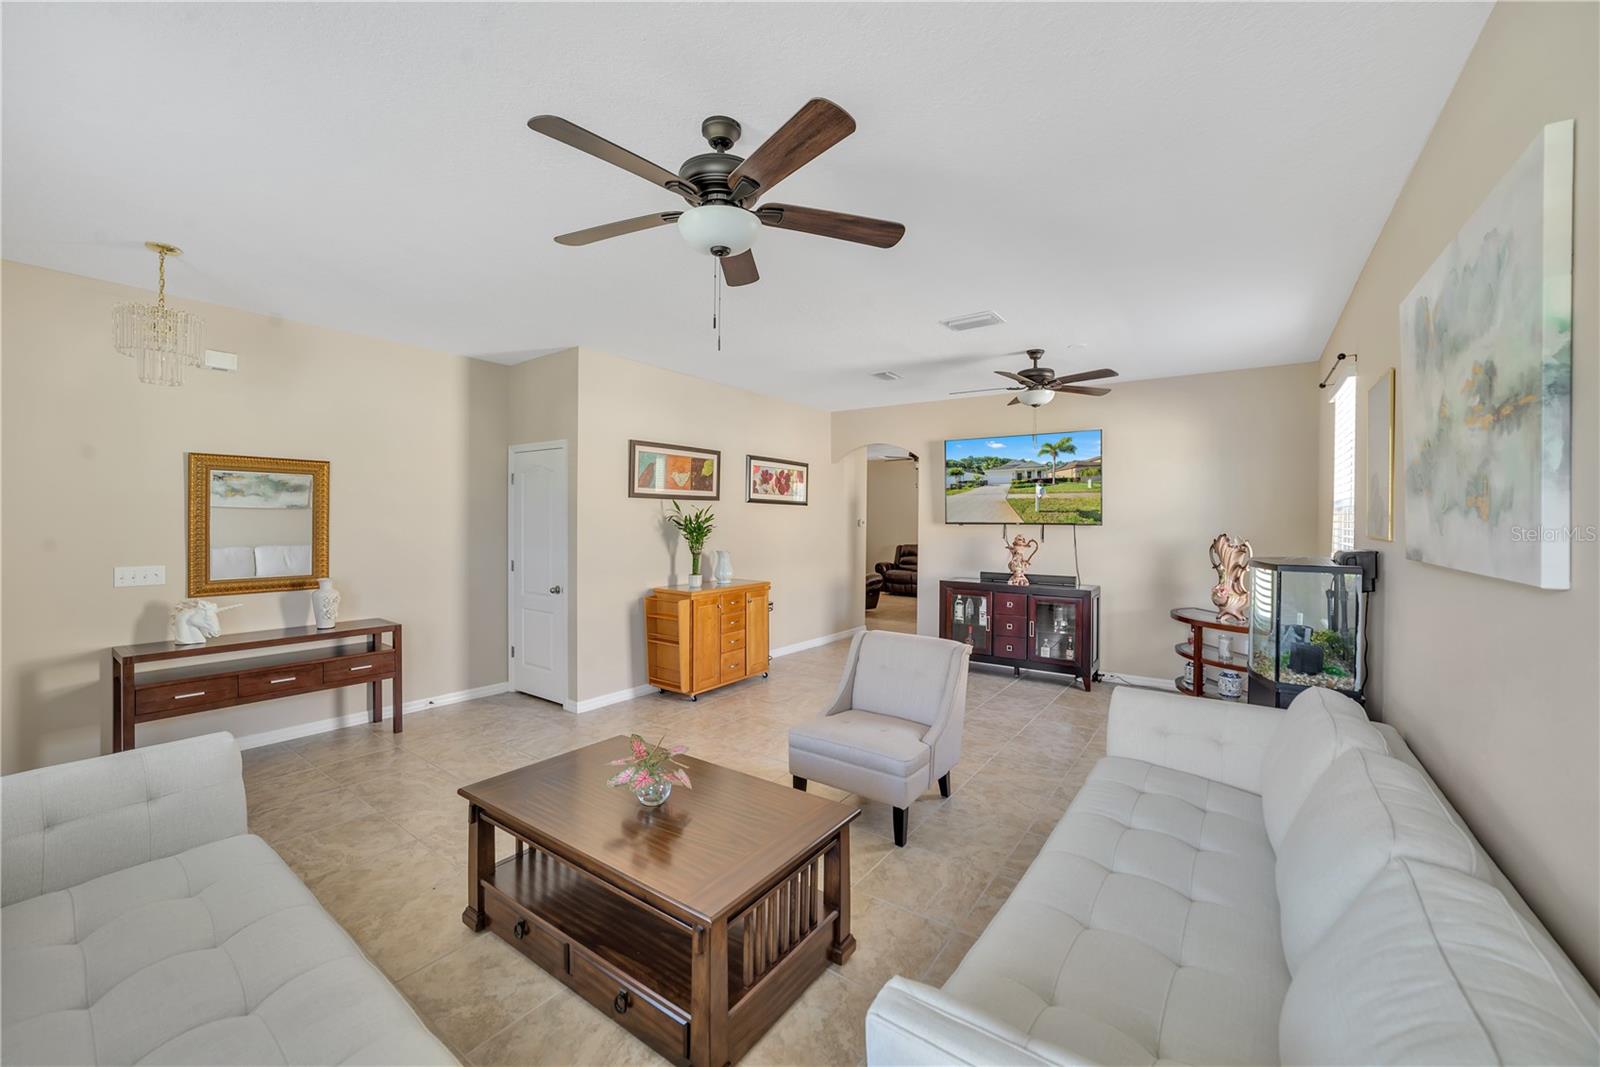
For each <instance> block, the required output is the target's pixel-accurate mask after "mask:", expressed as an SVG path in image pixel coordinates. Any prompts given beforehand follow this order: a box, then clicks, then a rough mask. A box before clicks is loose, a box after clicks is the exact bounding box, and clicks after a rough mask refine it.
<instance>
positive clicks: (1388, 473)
mask: <svg viewBox="0 0 1600 1067" xmlns="http://www.w3.org/2000/svg"><path fill="white" fill-rule="evenodd" d="M1367 536H1368V537H1369V538H1371V539H1372V540H1374V541H1393V540H1394V368H1393V367H1390V368H1389V369H1388V370H1386V371H1384V372H1383V373H1382V374H1380V375H1379V376H1378V380H1377V381H1375V382H1373V383H1372V388H1370V389H1368V390H1367Z"/></svg>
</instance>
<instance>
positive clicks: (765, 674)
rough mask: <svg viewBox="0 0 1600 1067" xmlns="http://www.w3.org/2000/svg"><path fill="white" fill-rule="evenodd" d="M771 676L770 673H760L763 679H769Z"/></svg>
mask: <svg viewBox="0 0 1600 1067" xmlns="http://www.w3.org/2000/svg"><path fill="white" fill-rule="evenodd" d="M771 676H772V674H771V672H770V671H762V672H761V677H763V678H770V677H771Z"/></svg>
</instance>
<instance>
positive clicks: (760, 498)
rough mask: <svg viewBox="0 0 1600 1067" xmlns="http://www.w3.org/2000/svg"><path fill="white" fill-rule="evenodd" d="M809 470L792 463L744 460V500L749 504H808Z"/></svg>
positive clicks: (801, 464) (789, 461)
mask: <svg viewBox="0 0 1600 1067" xmlns="http://www.w3.org/2000/svg"><path fill="white" fill-rule="evenodd" d="M810 474H811V468H810V466H809V465H807V464H805V463H801V462H799V461H798V460H792V459H774V458H772V457H771V456H746V457H745V459H744V498H745V501H746V502H747V503H750V504H800V505H805V504H806V503H808V502H809V500H810V498H809V496H808V489H809V488H810V487H809V485H808V482H809V479H810Z"/></svg>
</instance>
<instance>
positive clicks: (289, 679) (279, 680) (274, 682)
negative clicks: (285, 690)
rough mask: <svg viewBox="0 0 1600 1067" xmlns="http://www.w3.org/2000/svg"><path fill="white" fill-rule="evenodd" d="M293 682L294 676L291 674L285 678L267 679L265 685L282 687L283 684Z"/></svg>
mask: <svg viewBox="0 0 1600 1067" xmlns="http://www.w3.org/2000/svg"><path fill="white" fill-rule="evenodd" d="M294 680H295V675H292V674H291V675H289V677H287V678H269V679H267V684H268V685H282V684H283V683H284V682H292V681H294Z"/></svg>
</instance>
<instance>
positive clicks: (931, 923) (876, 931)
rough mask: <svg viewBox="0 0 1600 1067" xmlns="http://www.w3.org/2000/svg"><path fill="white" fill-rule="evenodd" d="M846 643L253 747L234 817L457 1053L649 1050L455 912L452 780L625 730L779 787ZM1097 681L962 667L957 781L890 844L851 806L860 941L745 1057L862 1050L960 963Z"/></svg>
mask: <svg viewBox="0 0 1600 1067" xmlns="http://www.w3.org/2000/svg"><path fill="white" fill-rule="evenodd" d="M908 603H913V604H914V601H909V600H908ZM848 647H849V646H848V644H847V643H845V642H837V643H834V644H832V645H828V646H825V647H823V648H818V649H812V650H810V651H807V652H803V653H798V654H795V655H792V656H787V657H784V658H783V659H779V660H774V661H773V664H772V676H771V678H770V679H767V680H765V681H754V680H752V681H749V682H745V683H741V684H740V685H737V686H732V687H729V688H728V689H725V690H720V691H718V692H716V693H711V694H707V695H706V696H704V697H702V698H701V699H700V700H699V701H698V702H696V703H690V702H688V701H685V700H683V699H681V698H677V697H664V696H649V697H642V698H639V699H636V700H631V701H628V702H627V703H624V704H618V705H615V706H613V707H610V708H605V709H602V710H600V711H595V712H590V713H589V714H586V715H581V716H579V715H573V714H571V713H569V712H565V711H562V710H561V709H560V708H558V707H556V706H554V705H551V704H547V703H545V702H543V701H539V700H535V699H532V698H530V697H524V696H517V695H507V696H502V697H494V698H491V699H488V700H478V701H473V702H471V703H467V704H459V705H455V706H453V707H446V708H439V709H436V710H433V711H430V712H427V713H426V714H418V715H414V716H408V717H407V719H406V728H405V732H404V733H403V734H399V735H396V734H394V733H392V732H391V731H390V728H389V724H388V723H384V724H382V725H381V726H356V727H350V728H348V729H344V730H339V731H336V732H334V733H328V734H319V735H317V736H315V737H310V738H304V739H301V740H298V741H290V742H287V743H284V744H281V745H274V746H271V747H269V748H257V749H251V750H250V751H248V752H246V753H245V754H244V757H245V788H246V791H247V794H248V797H249V806H250V826H251V829H252V830H253V831H254V832H255V833H258V834H260V835H261V836H262V837H264V838H265V839H266V840H267V841H268V842H270V843H271V844H272V845H273V846H274V847H275V848H276V849H277V850H278V851H279V853H281V854H282V856H283V857H284V859H285V860H286V861H288V863H289V864H290V865H291V866H292V867H293V868H294V869H295V871H296V872H297V873H299V875H300V876H301V877H302V878H304V879H305V881H306V883H307V885H309V886H310V887H311V889H312V890H313V892H315V893H316V895H317V897H318V899H320V900H321V901H322V903H323V906H324V907H326V908H327V909H328V910H329V912H331V913H332V914H333V916H334V917H335V918H336V919H337V920H338V921H339V922H340V923H341V924H343V925H344V927H345V929H346V930H348V931H349V932H350V934H351V936H352V937H354V938H355V939H356V941H357V942H358V943H359V944H360V945H361V947H362V949H363V950H364V951H365V952H366V953H367V955H368V956H369V957H371V959H372V960H373V962H374V963H376V964H377V965H378V966H379V967H380V968H382V969H383V971H384V973H386V974H387V975H388V976H389V977H390V979H392V980H393V981H394V982H395V983H396V985H398V986H399V988H400V990H401V992H403V993H404V994H405V995H406V996H407V997H408V998H409V999H410V1000H411V1003H412V1004H413V1005H415V1006H416V1009H417V1011H418V1012H419V1013H420V1014H421V1016H422V1017H423V1019H424V1020H426V1022H427V1023H428V1025H429V1026H430V1027H431V1028H432V1029H433V1031H434V1032H435V1033H436V1034H438V1035H439V1037H440V1038H441V1039H443V1040H444V1042H445V1043H446V1044H447V1045H449V1046H450V1048H451V1049H452V1050H453V1051H454V1052H455V1053H456V1055H457V1056H458V1057H460V1058H461V1059H462V1060H463V1061H464V1062H467V1063H471V1064H613V1063H645V1062H649V1063H660V1062H662V1061H660V1060H659V1059H658V1058H657V1057H656V1056H655V1055H654V1053H652V1052H651V1051H650V1050H649V1049H648V1048H646V1047H645V1046H644V1045H642V1044H640V1043H639V1042H638V1041H636V1040H634V1039H633V1038H632V1037H631V1036H629V1035H628V1034H627V1033H626V1032H625V1031H623V1030H622V1029H621V1028H620V1027H617V1026H615V1025H614V1024H612V1023H611V1022H610V1021H609V1020H608V1019H606V1018H605V1017H604V1016H602V1015H601V1014H600V1013H599V1012H596V1011H595V1010H593V1009H592V1008H590V1007H589V1006H588V1005H587V1004H586V1003H585V1002H583V1001H581V1000H579V999H578V998H577V996H576V995H575V994H572V993H570V992H569V991H567V989H566V988H565V987H564V986H562V985H561V984H560V983H558V982H557V981H555V979H553V978H551V977H550V976H548V975H546V974H545V973H544V972H543V971H541V970H539V969H538V968H537V967H535V966H534V965H533V964H531V963H529V962H527V961H526V960H525V959H523V958H522V957H521V956H520V955H518V954H517V953H516V952H515V951H514V950H513V949H511V948H510V947H508V946H506V945H505V944H503V943H502V942H500V941H499V940H498V939H497V938H495V937H494V936H493V935H491V934H486V933H485V934H472V933H470V932H469V931H468V930H467V928H466V927H465V926H463V925H462V923H461V910H462V908H463V907H464V906H465V904H466V810H465V801H463V800H462V799H461V798H460V797H458V796H457V795H456V789H457V787H459V786H461V785H464V784H467V783H470V782H474V781H477V780H479V779H481V778H486V777H489V776H491V775H494V774H498V773H500V772H502V771H505V770H509V769H511V768H513V767H518V766H522V765H524V764H527V763H530V762H533V761H535V760H539V759H543V758H545V757H548V756H552V755H555V754H556V753H559V752H564V751H566V750H568V749H570V748H574V747H577V746H579V745H584V744H588V743H589V742H591V741H595V740H599V739H601V738H605V737H610V736H613V735H615V734H619V733H628V732H630V731H638V732H641V733H644V734H651V735H655V736H662V735H665V736H666V737H667V738H668V739H669V740H670V741H672V742H676V743H682V744H686V745H688V746H689V751H690V754H691V755H694V756H698V757H700V758H701V759H706V760H711V761H714V762H717V763H721V764H724V765H726V766H730V767H734V768H737V769H739V770H742V771H745V772H747V773H750V774H754V775H758V776H760V777H763V778H769V779H771V780H773V781H776V782H782V783H785V784H787V783H788V781H789V774H788V768H787V765H786V762H785V757H786V747H785V742H786V736H787V730H788V727H789V726H790V725H791V724H793V723H795V722H797V721H799V720H802V719H805V718H808V717H810V716H812V715H814V714H816V712H817V710H818V709H819V708H820V707H821V706H822V705H823V704H825V703H826V702H827V701H828V700H829V699H830V698H831V697H832V695H833V692H834V689H835V688H836V686H837V684H838V677H839V671H840V667H841V664H842V662H843V658H844V654H845V651H846V650H847V648H848ZM1109 698H1110V693H1109V689H1108V688H1100V687H1096V689H1095V691H1094V693H1092V694H1086V693H1084V692H1083V691H1082V690H1081V689H1078V688H1076V687H1068V686H1067V685H1065V684H1064V683H1062V682H1057V681H1047V680H1038V679H1035V678H1024V679H1022V680H1015V679H1013V678H1012V676H1011V675H1010V674H1009V673H1007V672H999V671H993V670H988V669H983V668H974V670H973V672H972V676H971V680H970V682H969V684H968V700H967V719H966V731H965V736H964V740H963V744H962V759H961V762H960V764H959V765H958V766H957V767H956V769H955V771H954V773H953V775H952V781H953V784H954V790H953V795H952V796H951V797H950V799H948V800H941V799H940V797H939V794H938V792H937V790H932V791H930V792H929V793H928V794H927V795H925V796H924V797H922V799H920V800H918V801H917V803H916V805H915V806H914V807H913V809H912V812H911V835H910V842H909V844H908V845H907V846H906V847H905V848H903V849H897V848H895V847H894V845H893V843H892V842H891V840H890V837H889V833H890V813H889V809H888V808H886V807H884V806H883V805H880V804H874V803H863V804H862V809H863V810H862V815H861V817H860V818H859V819H857V820H856V822H855V823H854V824H853V827H852V830H851V878H852V882H853V885H854V893H853V895H852V906H853V907H852V917H851V922H852V927H853V932H854V934H855V936H856V939H857V942H858V945H859V947H858V949H857V951H856V953H855V956H854V957H853V958H852V959H851V960H850V961H849V962H848V963H846V964H845V965H844V966H843V967H830V969H829V971H828V972H827V973H825V974H823V975H822V977H821V978H819V979H818V981H817V982H816V983H815V984H814V985H813V986H812V987H811V988H810V989H808V990H807V991H806V993H805V994H804V995H803V996H802V997H801V999H800V1000H799V1001H798V1002H796V1004H795V1005H794V1006H793V1007H792V1008H791V1009H790V1010H789V1012H788V1013H787V1014H786V1015H785V1016H784V1017H783V1018H782V1019H781V1020H779V1022H778V1023H777V1024H776V1025H775V1026H774V1027H773V1028H772V1030H770V1031H769V1032H768V1033H767V1035H766V1036H765V1037H764V1038H763V1039H762V1040H761V1041H760V1043H758V1044H757V1045H756V1046H755V1048H753V1049H751V1051H750V1052H749V1054H748V1055H747V1056H746V1057H745V1059H744V1061H743V1062H745V1063H748V1064H805V1065H812V1064H841V1065H846V1067H849V1065H855V1064H860V1063H862V1062H863V1061H864V1060H865V1031H864V1017H865V1014H866V1010H867V1006H868V1004H870V1003H871V1001H872V998H873V996H874V995H875V994H876V993H877V991H878V988H879V987H880V986H881V985H882V984H883V983H884V982H885V981H886V980H887V979H888V978H889V976H890V975H894V974H902V975H907V976H911V977H916V978H920V979H921V980H923V981H926V982H931V983H934V984H940V983H942V982H943V981H944V980H945V978H946V977H948V976H949V974H950V973H951V971H953V970H954V969H955V966H956V964H958V963H959V962H960V961H961V957H962V956H963V955H964V954H965V953H966V951H967V949H968V948H969V947H971V945H972V941H973V938H974V937H975V936H976V935H977V934H979V933H981V932H982V930H983V928H984V926H985V925H986V924H987V923H988V921H989V919H990V918H991V917H992V916H993V915H994V912H995V910H996V909H997V908H998V907H999V906H1000V903H1001V902H1002V901H1003V900H1004V899H1005V897H1006V894H1007V893H1008V892H1009V891H1010V889H1011V887H1012V886H1013V885H1015V884H1016V881H1017V879H1018V877H1020V876H1021V874H1022V872H1023V871H1024V870H1026V869H1027V866H1028V863H1029V862H1030V861H1031V860H1032V859H1033V857H1034V856H1035V855H1036V854H1037V853H1038V850H1039V848H1040V846H1041V844H1042V843H1043V841H1044V837H1045V834H1046V833H1047V832H1048V831H1049V830H1050V828H1051V827H1053V826H1054V825H1055V823H1056V821H1057V820H1058V819H1059V818H1060V817H1061V814H1062V812H1063V811H1065V809H1066V806H1067V803H1068V801H1069V800H1071V798H1072V797H1073V795H1074V794H1075V793H1076V792H1077V790H1078V787H1079V786H1080V785H1081V784H1082V782H1083V779H1084V776H1085V775H1086V774H1087V773H1088V770H1089V768H1090V766H1092V764H1093V763H1094V761H1095V760H1096V759H1097V758H1099V756H1100V754H1102V753H1103V752H1104V751H1105V729H1104V727H1105V719H1106V707H1107V703H1108V701H1109ZM813 788H816V789H819V790H820V791H825V792H828V793H829V795H831V796H835V797H840V798H842V794H839V793H837V792H836V791H827V790H825V789H824V788H823V787H818V786H813ZM501 844H502V851H504V850H505V849H507V848H509V847H510V842H509V840H507V841H503V842H502V843H501Z"/></svg>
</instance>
